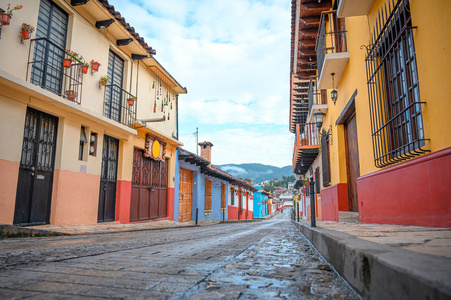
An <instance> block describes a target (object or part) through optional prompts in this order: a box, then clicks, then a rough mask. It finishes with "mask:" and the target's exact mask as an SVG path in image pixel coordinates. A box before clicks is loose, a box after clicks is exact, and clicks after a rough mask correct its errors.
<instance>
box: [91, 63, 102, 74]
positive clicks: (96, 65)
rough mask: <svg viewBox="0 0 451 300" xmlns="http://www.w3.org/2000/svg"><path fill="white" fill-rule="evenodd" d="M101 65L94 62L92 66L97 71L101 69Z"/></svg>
mask: <svg viewBox="0 0 451 300" xmlns="http://www.w3.org/2000/svg"><path fill="white" fill-rule="evenodd" d="M99 66H100V64H99V63H92V65H91V68H92V70H93V71H96V72H97V71H98V70H99Z"/></svg>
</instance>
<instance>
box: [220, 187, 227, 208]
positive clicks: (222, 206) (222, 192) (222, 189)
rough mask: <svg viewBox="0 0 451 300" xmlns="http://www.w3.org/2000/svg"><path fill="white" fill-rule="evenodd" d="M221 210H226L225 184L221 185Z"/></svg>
mask: <svg viewBox="0 0 451 300" xmlns="http://www.w3.org/2000/svg"><path fill="white" fill-rule="evenodd" d="M221 208H226V184H225V183H221Z"/></svg>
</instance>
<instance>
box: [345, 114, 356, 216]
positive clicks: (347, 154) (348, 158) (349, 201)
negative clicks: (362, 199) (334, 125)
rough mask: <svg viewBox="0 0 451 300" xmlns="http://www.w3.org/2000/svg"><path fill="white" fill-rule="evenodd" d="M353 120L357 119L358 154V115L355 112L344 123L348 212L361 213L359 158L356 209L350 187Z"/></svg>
mask: <svg viewBox="0 0 451 300" xmlns="http://www.w3.org/2000/svg"><path fill="white" fill-rule="evenodd" d="M353 118H355V131H356V132H355V133H356V138H357V142H356V144H357V154H358V146H359V143H358V137H357V115H356V113H355V111H354V113H353V114H352V115H351V116H350V117H349V118H348V119H347V120H346V121H345V123H344V136H345V155H346V179H347V182H348V184H347V186H348V210H349V211H355V212H358V211H359V198H358V191H357V178H358V177H359V176H360V161H359V157H358V156H357V161H358V164H359V174H354V175H355V177H356V180H355V184H354V186H355V189H356V191H355V192H356V199H355V201H356V207H354V206H353V204H352V199H353V193H352V190H351V185H350V182H351V181H352V180H351V172H352V170H351V164H350V162H351V159H352V157H350V153H349V143H348V140H349V133H348V124H349V123H350V121H351V120H352V119H353Z"/></svg>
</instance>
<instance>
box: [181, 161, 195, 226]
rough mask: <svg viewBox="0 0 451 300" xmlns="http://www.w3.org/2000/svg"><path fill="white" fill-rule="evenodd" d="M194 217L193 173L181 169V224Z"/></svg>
mask: <svg viewBox="0 0 451 300" xmlns="http://www.w3.org/2000/svg"><path fill="white" fill-rule="evenodd" d="M192 215H193V172H192V171H189V170H185V169H180V187H179V222H186V221H191V219H192Z"/></svg>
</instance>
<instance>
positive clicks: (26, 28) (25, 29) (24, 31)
mask: <svg viewBox="0 0 451 300" xmlns="http://www.w3.org/2000/svg"><path fill="white" fill-rule="evenodd" d="M33 31H34V27H33V26H31V25H29V24H27V23H22V28H21V29H20V34H21V35H22V39H23V40H28V39H30V35H31V33H33Z"/></svg>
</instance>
